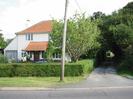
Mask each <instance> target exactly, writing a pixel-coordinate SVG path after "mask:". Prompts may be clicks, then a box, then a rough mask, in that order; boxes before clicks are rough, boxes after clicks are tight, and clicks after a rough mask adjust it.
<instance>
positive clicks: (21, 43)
mask: <svg viewBox="0 0 133 99" xmlns="http://www.w3.org/2000/svg"><path fill="white" fill-rule="evenodd" d="M48 40H49V33H36V34H33V40H26V34H22V35H16V37H15V38H14V39H13V41H12V42H11V43H10V44H9V45H8V46H7V47H6V48H5V50H4V51H5V52H6V51H7V50H17V55H18V60H21V59H22V50H24V49H25V48H26V47H27V46H28V44H29V43H30V42H40V41H48Z"/></svg>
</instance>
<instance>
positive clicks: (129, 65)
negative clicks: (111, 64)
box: [118, 55, 133, 71]
mask: <svg viewBox="0 0 133 99" xmlns="http://www.w3.org/2000/svg"><path fill="white" fill-rule="evenodd" d="M123 69H124V70H130V71H133V55H129V56H127V57H126V58H125V59H124V60H123V61H122V62H121V63H120V65H119V67H118V70H123Z"/></svg>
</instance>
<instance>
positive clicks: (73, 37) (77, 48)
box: [51, 14, 100, 61]
mask: <svg viewBox="0 0 133 99" xmlns="http://www.w3.org/2000/svg"><path fill="white" fill-rule="evenodd" d="M62 30H63V21H54V22H53V32H52V33H51V39H52V42H53V45H54V46H55V47H58V48H60V47H61V42H62V33H63V32H62ZM99 34H100V31H99V29H98V27H97V23H96V22H93V21H92V20H91V19H90V17H87V18H86V17H85V15H84V14H75V15H74V16H73V17H72V18H70V19H68V27H67V40H66V51H67V53H68V54H69V55H70V57H71V59H72V61H77V60H78V59H79V57H80V56H81V55H82V54H85V53H86V52H87V51H88V50H91V49H93V48H95V47H98V46H100V44H99V43H98V41H97V38H98V37H99Z"/></svg>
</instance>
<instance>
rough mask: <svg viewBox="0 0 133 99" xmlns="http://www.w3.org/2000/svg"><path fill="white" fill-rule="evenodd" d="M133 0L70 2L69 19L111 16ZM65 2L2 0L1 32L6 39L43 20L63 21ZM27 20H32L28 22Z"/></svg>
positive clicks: (0, 7)
mask: <svg viewBox="0 0 133 99" xmlns="http://www.w3.org/2000/svg"><path fill="white" fill-rule="evenodd" d="M131 1H133V0H69V4H68V17H71V16H72V15H73V14H74V13H75V12H78V13H80V12H86V14H87V15H92V14H93V13H94V12H97V11H102V12H103V13H105V14H111V13H112V12H113V11H116V10H119V9H120V8H122V7H124V6H125V5H126V4H127V3H128V2H131ZM64 6H65V0H0V32H1V33H3V35H4V37H5V39H9V38H13V37H15V33H16V32H19V31H21V30H24V29H25V28H27V27H29V26H31V25H33V24H35V23H38V22H40V21H43V20H51V19H52V18H54V19H63V17H64ZM26 20H30V22H27V21H26Z"/></svg>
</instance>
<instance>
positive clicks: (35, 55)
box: [34, 52, 40, 61]
mask: <svg viewBox="0 0 133 99" xmlns="http://www.w3.org/2000/svg"><path fill="white" fill-rule="evenodd" d="M39 57H40V52H34V61H39Z"/></svg>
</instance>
